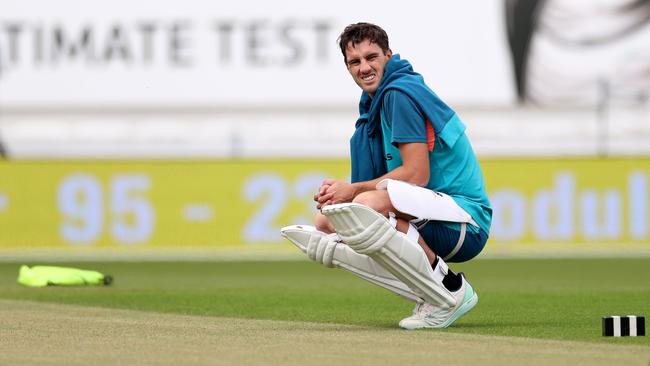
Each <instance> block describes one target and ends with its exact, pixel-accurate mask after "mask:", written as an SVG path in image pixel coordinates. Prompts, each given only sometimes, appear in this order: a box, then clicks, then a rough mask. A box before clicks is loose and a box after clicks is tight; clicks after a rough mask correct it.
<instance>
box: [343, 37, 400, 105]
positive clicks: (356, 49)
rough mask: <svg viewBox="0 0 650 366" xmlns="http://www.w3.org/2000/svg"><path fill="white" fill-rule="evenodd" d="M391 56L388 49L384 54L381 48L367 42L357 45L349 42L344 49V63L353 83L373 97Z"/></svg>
mask: <svg viewBox="0 0 650 366" xmlns="http://www.w3.org/2000/svg"><path fill="white" fill-rule="evenodd" d="M392 55H393V52H392V51H391V50H390V49H389V50H388V51H386V54H384V52H383V51H382V50H381V47H379V46H378V45H377V44H376V43H371V42H370V41H369V40H365V41H363V42H361V43H357V44H354V43H352V42H350V43H348V46H347V48H346V49H345V63H346V65H347V67H348V71H349V72H350V75H352V78H353V79H354V82H355V83H357V85H359V87H361V89H363V90H364V91H365V92H367V93H368V94H370V95H371V96H374V95H375V91H377V87H378V86H379V82H380V81H381V77H382V76H383V75H384V68H385V67H386V63H387V62H388V60H390V58H391V56H392Z"/></svg>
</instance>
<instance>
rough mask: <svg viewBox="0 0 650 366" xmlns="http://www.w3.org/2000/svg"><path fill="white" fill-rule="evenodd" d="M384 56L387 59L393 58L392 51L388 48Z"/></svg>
mask: <svg viewBox="0 0 650 366" xmlns="http://www.w3.org/2000/svg"><path fill="white" fill-rule="evenodd" d="M386 56H388V58H391V57H393V51H392V50H391V49H390V48H389V49H388V50H386Z"/></svg>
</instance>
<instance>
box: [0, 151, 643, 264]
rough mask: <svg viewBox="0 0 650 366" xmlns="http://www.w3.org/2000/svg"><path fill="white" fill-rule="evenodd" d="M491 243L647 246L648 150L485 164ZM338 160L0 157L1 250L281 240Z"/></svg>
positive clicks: (337, 173)
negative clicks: (635, 155) (640, 154)
mask: <svg viewBox="0 0 650 366" xmlns="http://www.w3.org/2000/svg"><path fill="white" fill-rule="evenodd" d="M481 165H482V168H483V171H484V175H485V180H486V183H487V187H488V193H489V195H490V200H491V202H492V205H493V209H494V217H493V225H492V229H491V235H490V242H489V243H490V244H489V245H488V248H494V250H502V251H503V250H505V251H507V250H509V249H513V250H514V249H517V248H532V249H536V250H537V249H539V250H542V251H543V250H544V248H549V249H548V250H554V249H556V248H558V247H566V248H578V249H579V248H581V247H584V248H589V247H593V246H594V245H595V246H597V247H605V248H610V249H613V250H616V248H619V247H620V248H625V249H629V248H641V249H650V210H649V207H650V201H649V197H648V196H649V194H648V193H649V184H648V180H649V177H650V159H632V158H630V159H562V160H552V159H516V160H515V159H494V160H483V161H482V162H481ZM348 174H349V164H348V162H347V161H345V160H323V161H321V160H282V161H279V160H269V161H266V160H250V161H249V160H227V161H225V160H224V161H191V162H190V161H171V162H167V161H165V162H161V161H147V162H109V161H107V162H101V161H99V162H98V161H93V162H87V161H79V162H69V161H66V162H35V161H31V162H1V163H0V248H2V249H24V248H80V247H83V248H124V247H131V248H132V247H138V248H183V247H187V248H189V247H192V248H195V247H201V248H213V247H233V246H234V247H247V246H250V245H263V244H279V243H282V239H281V237H280V234H279V229H280V228H281V227H282V226H285V225H290V224H296V223H309V222H311V217H312V216H313V214H314V213H315V205H314V203H313V201H312V197H313V194H314V193H315V191H316V189H317V188H318V187H319V185H320V183H321V181H322V180H323V179H324V178H327V177H334V178H340V179H346V178H347V177H348Z"/></svg>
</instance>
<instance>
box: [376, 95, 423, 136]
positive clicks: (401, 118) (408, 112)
mask: <svg viewBox="0 0 650 366" xmlns="http://www.w3.org/2000/svg"><path fill="white" fill-rule="evenodd" d="M382 102H383V103H382V107H381V108H382V113H383V115H384V117H385V118H386V122H387V124H388V125H389V126H390V128H391V131H392V137H391V143H392V144H393V145H397V144H399V143H408V142H424V143H426V142H427V129H426V124H425V118H424V115H423V114H422V112H421V111H420V109H419V108H418V107H417V105H416V104H415V103H414V102H413V101H412V100H411V98H409V97H408V96H407V95H406V94H404V93H403V92H401V91H399V90H395V89H391V90H388V91H386V92H385V93H384V98H383V101H382Z"/></svg>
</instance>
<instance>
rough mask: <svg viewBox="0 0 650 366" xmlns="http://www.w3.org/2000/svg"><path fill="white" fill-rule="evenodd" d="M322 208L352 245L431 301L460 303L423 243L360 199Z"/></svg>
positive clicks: (345, 239) (340, 233) (440, 303)
mask: <svg viewBox="0 0 650 366" xmlns="http://www.w3.org/2000/svg"><path fill="white" fill-rule="evenodd" d="M321 212H322V213H323V214H324V215H325V216H327V217H328V219H329V220H330V223H331V224H332V225H333V226H334V228H336V232H337V233H338V235H339V237H340V238H341V239H342V240H343V241H344V242H345V243H346V244H348V245H349V246H350V248H352V249H353V250H354V251H355V252H357V253H359V254H365V255H367V256H369V257H370V258H372V259H374V260H375V261H376V262H377V263H379V264H380V265H381V266H382V267H384V268H385V269H387V270H388V271H389V272H390V273H392V274H393V275H394V276H395V277H396V278H398V279H400V280H401V281H402V282H404V283H405V284H406V285H408V286H409V287H410V288H411V290H412V291H413V292H414V293H415V294H416V295H418V296H420V297H421V298H423V299H424V300H426V301H427V302H429V303H431V304H438V305H446V306H454V305H455V304H456V300H455V298H454V297H453V296H452V294H451V293H450V292H449V291H448V290H447V289H446V288H445V287H444V286H443V285H442V283H439V282H438V281H436V280H435V279H434V274H433V269H432V268H431V264H430V263H429V260H428V259H427V256H426V254H425V253H424V250H423V249H422V248H421V247H420V245H419V244H418V243H416V242H413V241H412V240H410V239H409V238H408V237H407V236H406V235H405V234H404V233H401V232H398V231H397V230H396V229H395V228H394V227H393V226H392V225H391V224H390V222H389V221H388V219H387V218H385V217H384V216H383V215H381V214H380V213H378V212H376V211H375V210H373V209H371V208H369V207H367V206H364V205H360V204H357V203H341V204H336V205H330V206H325V207H323V208H322V210H321Z"/></svg>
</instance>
